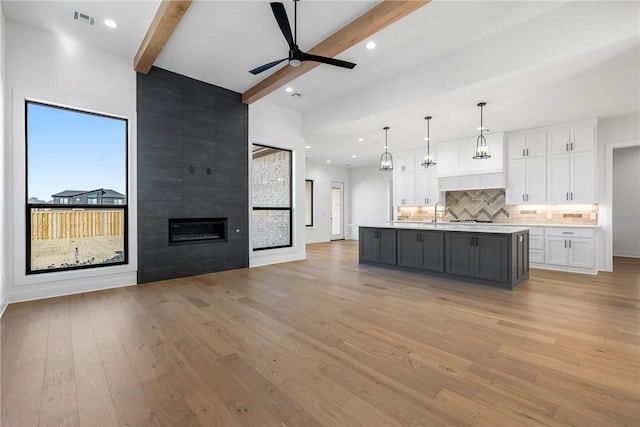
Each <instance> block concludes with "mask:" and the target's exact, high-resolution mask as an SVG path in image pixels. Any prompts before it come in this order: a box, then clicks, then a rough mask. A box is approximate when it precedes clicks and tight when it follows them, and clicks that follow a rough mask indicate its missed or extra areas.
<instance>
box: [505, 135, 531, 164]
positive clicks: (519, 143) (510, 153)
mask: <svg viewBox="0 0 640 427" xmlns="http://www.w3.org/2000/svg"><path fill="white" fill-rule="evenodd" d="M526 140H527V136H526V134H522V135H511V136H509V140H508V141H507V160H514V159H522V158H524V157H525V156H526V149H527V143H526Z"/></svg>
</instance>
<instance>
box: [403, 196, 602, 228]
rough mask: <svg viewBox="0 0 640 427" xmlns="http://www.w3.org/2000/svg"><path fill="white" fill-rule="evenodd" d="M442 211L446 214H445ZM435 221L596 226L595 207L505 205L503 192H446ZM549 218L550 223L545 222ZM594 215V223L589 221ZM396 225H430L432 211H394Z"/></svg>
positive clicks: (409, 208) (405, 209)
mask: <svg viewBox="0 0 640 427" xmlns="http://www.w3.org/2000/svg"><path fill="white" fill-rule="evenodd" d="M445 209H446V213H445ZM445 209H443V208H439V209H438V211H439V214H438V221H441V220H444V221H454V220H478V221H493V222H496V223H506V224H540V225H544V224H567V225H571V224H573V225H597V224H598V220H597V213H598V205H505V190H504V189H503V188H496V189H488V190H466V191H447V193H446V203H445ZM548 214H551V219H548V218H547V216H548ZM591 214H596V219H591ZM398 219H399V220H400V221H431V220H432V219H433V207H401V208H398Z"/></svg>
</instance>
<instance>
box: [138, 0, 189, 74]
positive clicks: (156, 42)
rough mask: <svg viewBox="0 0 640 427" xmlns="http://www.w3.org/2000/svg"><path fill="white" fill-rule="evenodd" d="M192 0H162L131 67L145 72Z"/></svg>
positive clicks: (158, 54)
mask: <svg viewBox="0 0 640 427" xmlns="http://www.w3.org/2000/svg"><path fill="white" fill-rule="evenodd" d="M191 2H192V0H162V2H160V6H159V7H158V10H157V12H156V15H155V16H154V17H153V21H151V25H149V29H148V30H147V34H146V35H145V36H144V39H143V40H142V43H141V44H140V47H139V48H138V53H136V56H135V58H134V59H133V69H134V70H136V71H137V72H138V73H142V74H147V73H148V72H149V70H150V69H151V67H152V66H153V63H154V62H155V61H156V59H157V58H158V56H160V52H162V49H164V45H165V44H167V42H168V41H169V38H170V37H171V34H173V31H174V30H175V29H176V27H177V26H178V24H179V23H180V20H181V19H182V17H183V16H184V14H185V13H186V11H187V9H189V6H191Z"/></svg>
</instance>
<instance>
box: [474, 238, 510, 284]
mask: <svg viewBox="0 0 640 427" xmlns="http://www.w3.org/2000/svg"><path fill="white" fill-rule="evenodd" d="M508 238H509V236H495V235H487V234H476V235H475V249H476V254H475V272H476V274H475V277H477V278H478V279H486V280H493V281H496V282H506V281H507V261H508V259H507V246H508V244H507V239H508Z"/></svg>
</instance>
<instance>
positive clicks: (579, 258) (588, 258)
mask: <svg viewBox="0 0 640 427" xmlns="http://www.w3.org/2000/svg"><path fill="white" fill-rule="evenodd" d="M570 242H571V243H570V247H569V251H568V252H567V258H568V259H567V261H568V262H567V264H569V265H571V266H574V267H584V268H593V267H594V265H593V264H594V262H593V260H594V258H593V255H594V247H593V239H571V240H570Z"/></svg>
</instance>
